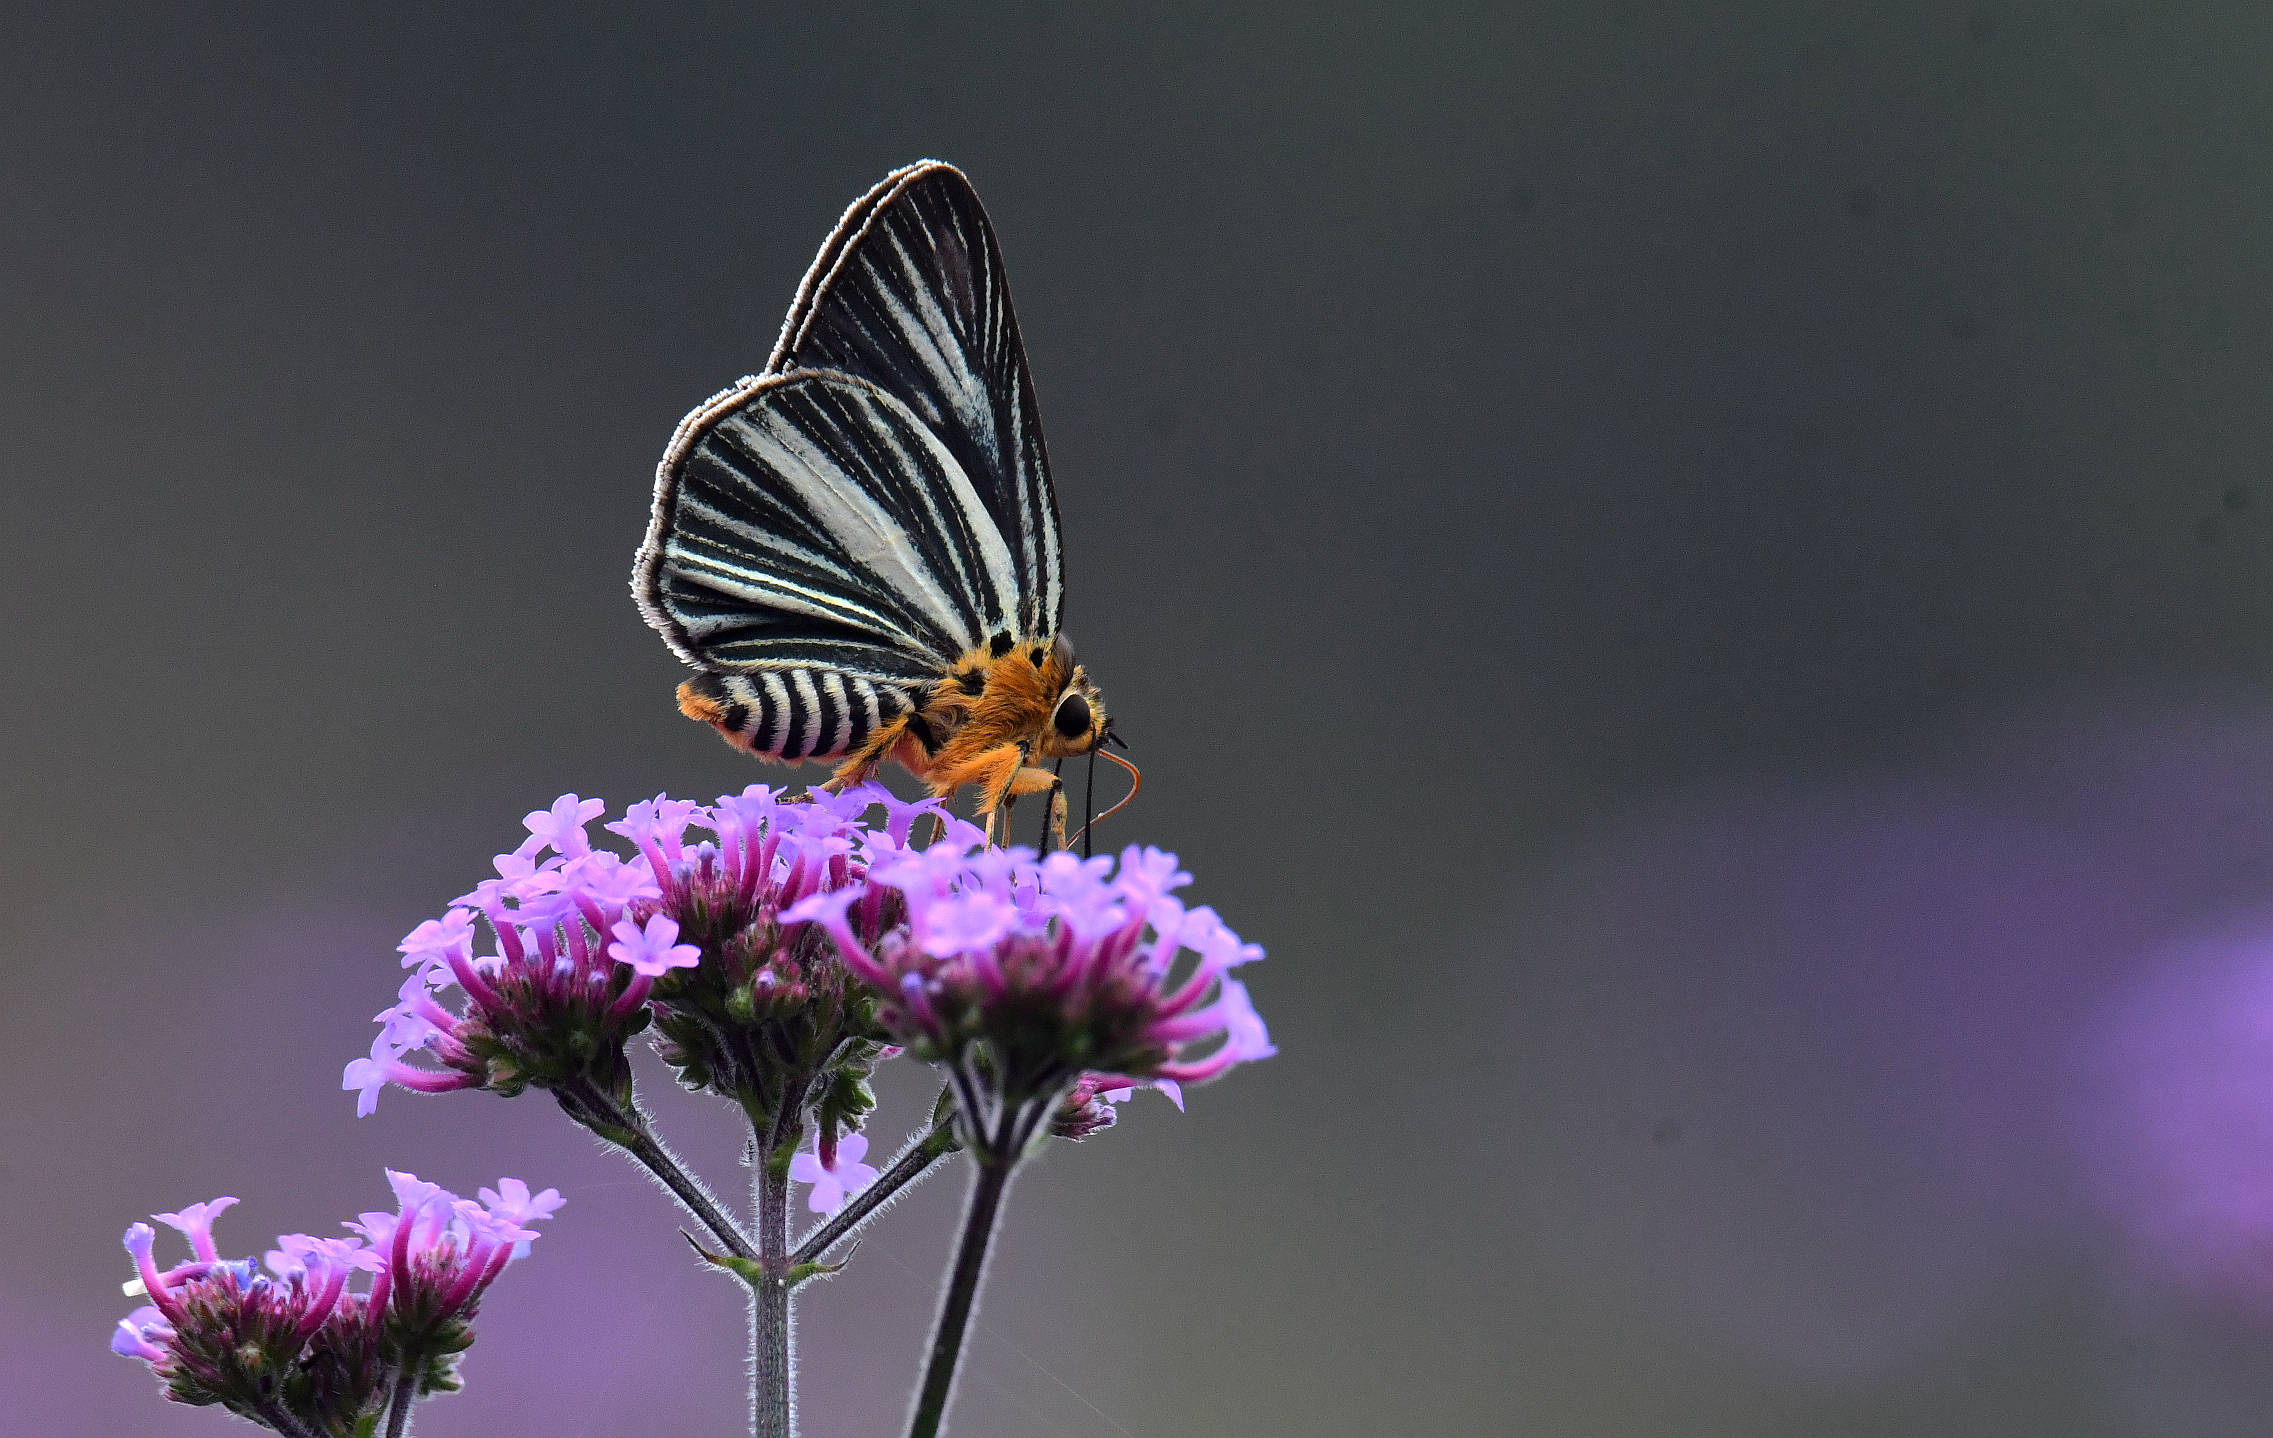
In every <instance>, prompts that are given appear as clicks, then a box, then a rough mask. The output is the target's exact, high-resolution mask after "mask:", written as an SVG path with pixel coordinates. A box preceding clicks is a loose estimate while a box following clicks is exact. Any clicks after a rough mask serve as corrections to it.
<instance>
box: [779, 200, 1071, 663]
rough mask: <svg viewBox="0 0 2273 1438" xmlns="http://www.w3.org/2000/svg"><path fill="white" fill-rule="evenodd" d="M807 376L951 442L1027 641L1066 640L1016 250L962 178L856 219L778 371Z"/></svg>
mask: <svg viewBox="0 0 2273 1438" xmlns="http://www.w3.org/2000/svg"><path fill="white" fill-rule="evenodd" d="M799 367H803V368H807V369H826V370H836V371H839V372H841V373H844V374H850V375H855V376H858V377H859V378H861V379H866V380H870V381H872V382H874V383H875V384H876V385H877V387H878V388H880V389H882V390H884V391H886V392H887V393H889V394H891V395H893V396H894V397H895V398H897V399H899V400H900V401H902V402H903V403H904V404H906V405H907V407H908V408H909V410H911V411H912V412H913V413H914V414H915V415H916V417H917V418H918V419H920V420H922V421H923V423H924V424H925V426H927V427H928V428H929V429H930V430H931V432H932V433H933V434H934V435H936V436H938V437H939V440H940V442H941V443H942V444H944V445H945V446H946V448H947V450H948V452H949V453H950V454H952V455H954V457H955V459H956V461H957V463H959V464H960V465H961V466H962V469H963V473H964V474H965V475H966V476H967V477H968V478H969V480H970V482H971V486H972V489H973V490H974V492H975V493H976V495H977V497H978V501H979V504H980V505H981V506H982V507H983V508H984V509H985V511H986V514H987V517H988V518H989V519H991V520H992V521H993V524H994V527H995V529H996V531H997V532H998V533H1000V534H1001V535H1002V537H1003V539H1004V541H1005V542H1006V543H1007V544H1008V546H1009V548H1010V554H1011V560H1012V564H1013V566H1014V568H1015V572H1016V575H1017V593H1018V605H1017V607H1016V608H1015V609H1014V610H1013V611H1012V615H1013V617H1014V619H1015V621H1016V622H1015V631H1016V633H1017V634H1018V635H1019V636H1022V637H1044V636H1055V635H1056V634H1057V633H1058V632H1059V631H1060V629H1061V627H1062V625H1063V622H1064V614H1065V576H1064V563H1063V558H1062V555H1061V553H1060V550H1059V545H1058V507H1057V495H1056V492H1055V490H1054V489H1053V488H1052V487H1051V484H1050V467H1049V457H1048V454H1047V452H1046V451H1045V449H1044V447H1043V444H1042V427H1041V421H1040V417H1039V413H1038V411H1037V409H1036V407H1035V402H1034V382H1033V379H1032V378H1031V376H1030V375H1029V374H1028V373H1027V368H1026V349H1025V346H1024V345H1023V344H1022V343H1021V342H1020V340H1019V337H1018V317H1017V315H1016V314H1015V313H1014V312H1013V310H1012V309H1011V304H1010V286H1009V282H1008V280H1007V278H1006V277H1005V275H1004V272H1003V264H1002V250H1001V247H1000V245H998V244H997V243H996V241H995V235H994V227H993V226H992V225H991V224H989V223H988V221H987V214H986V211H985V209H983V208H982V207H981V206H980V204H979V197H978V195H977V194H976V193H975V192H974V191H973V190H972V189H971V182H970V181H969V180H967V179H965V178H964V177H963V172H962V171H960V170H958V169H956V168H955V167H954V166H952V165H948V164H943V163H941V162H940V161H937V160H924V161H919V162H918V163H916V164H913V165H910V166H908V167H907V168H905V169H902V170H896V171H894V172H893V173H892V174H890V175H888V176H886V177H885V179H884V181H883V183H881V184H879V185H878V186H876V188H875V189H873V190H870V191H869V192H868V193H867V194H866V195H863V196H862V197H861V198H860V199H859V200H857V201H855V202H854V203H853V205H852V207H851V208H850V209H848V210H846V211H845V214H844V218H843V219H841V220H839V221H838V222H837V227H836V229H835V231H833V232H832V233H831V234H830V236H829V238H828V240H827V242H826V243H824V244H823V245H822V246H821V253H820V255H819V256H818V257H817V258H816V259H815V260H814V261H813V266H812V268H811V269H810V270H809V271H807V272H806V275H805V280H804V283H803V284H802V285H800V286H799V287H798V292H797V300H796V303H795V304H793V305H792V306H791V307H790V311H789V317H788V319H787V320H785V321H784V322H783V324H782V330H781V338H780V340H779V341H778V342H777V343H776V345H775V347H774V353H773V357H772V359H770V360H769V361H768V362H767V365H766V368H767V370H768V371H769V372H773V373H781V372H784V371H787V370H790V369H794V368H799Z"/></svg>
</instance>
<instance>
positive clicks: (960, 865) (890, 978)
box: [785, 844, 1275, 1132]
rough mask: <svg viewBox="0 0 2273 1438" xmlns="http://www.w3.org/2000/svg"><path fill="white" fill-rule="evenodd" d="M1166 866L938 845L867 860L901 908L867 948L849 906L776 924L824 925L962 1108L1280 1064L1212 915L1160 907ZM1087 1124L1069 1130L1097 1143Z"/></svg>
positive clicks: (1224, 930) (1168, 860) (842, 902)
mask: <svg viewBox="0 0 2273 1438" xmlns="http://www.w3.org/2000/svg"><path fill="white" fill-rule="evenodd" d="M1190 881H1191V876H1190V875H1189V874H1186V873H1184V872H1182V871H1181V870H1180V869H1178V867H1177V864H1176V857H1175V856H1174V855H1173V854H1166V853H1163V852H1161V851H1160V850H1158V849H1151V848H1145V849H1139V848H1136V847H1133V846H1132V847H1130V848H1129V849H1127V850H1125V851H1123V853H1122V854H1121V856H1120V861H1119V864H1118V866H1117V868H1116V865H1115V863H1114V861H1113V860H1111V859H1109V858H1097V859H1089V860H1083V859H1078V858H1076V857H1074V856H1073V855H1072V854H1069V853H1055V854H1051V855H1048V856H1047V857H1037V856H1036V855H1035V854H1034V853H1033V852H1032V851H1031V850H1026V849H1007V850H1006V849H991V848H987V849H979V850H976V851H971V850H969V849H968V847H967V846H959V845H954V844H935V845H933V846H932V847H931V848H929V849H927V850H924V851H921V852H906V851H903V852H899V853H894V854H890V855H879V856H877V857H875V858H874V859H873V860H872V861H871V863H870V866H869V872H868V887H869V889H870V890H872V891H873V890H875V889H878V888H883V889H890V890H892V891H893V892H895V893H897V894H898V895H899V896H900V899H901V904H902V906H903V908H904V910H905V918H904V920H903V921H902V922H901V923H900V924H899V925H897V926H895V927H893V928H892V929H890V930H889V931H887V932H886V933H885V934H884V935H883V937H882V938H881V939H880V940H873V939H870V938H869V937H868V936H867V935H866V934H864V933H863V932H861V930H860V928H859V927H858V926H856V925H855V924H854V923H853V922H852V921H851V918H850V915H851V912H852V906H853V904H854V902H856V900H855V898H854V896H852V895H850V894H848V893H826V894H819V895H815V896H814V897H812V898H810V899H807V900H805V901H804V902H802V903H801V904H799V905H798V906H797V907H795V908H794V909H791V910H789V911H788V913H787V914H786V916H785V917H787V918H789V919H792V920H796V919H806V920H811V921H813V922H815V923H819V924H821V925H823V926H825V927H826V928H827V929H828V931H829V933H830V934H831V936H832V937H834V938H835V940H836V942H837V946H838V950H839V952H840V955H841V956H842V958H843V960H844V963H845V965H846V966H847V967H848V968H850V969H851V970H852V972H853V973H855V974H856V975H858V976H859V977H860V978H862V979H865V980H866V981H867V982H868V983H869V984H870V985H872V986H873V987H874V988H875V990H876V991H877V993H878V995H879V996H880V1002H879V1005H878V1010H877V1016H878V1019H879V1021H880V1022H881V1023H882V1025H883V1026H884V1028H885V1029H886V1030H888V1031H889V1032H890V1033H891V1034H892V1035H893V1036H894V1037H895V1038H897V1039H898V1040H899V1041H900V1042H901V1043H903V1044H905V1045H907V1046H908V1048H909V1049H910V1051H911V1052H913V1053H914V1054H916V1056H917V1057H919V1058H924V1059H928V1060H931V1061H933V1062H936V1063H940V1064H942V1065H944V1066H946V1067H947V1068H948V1070H949V1072H950V1074H951V1075H953V1076H955V1078H956V1079H957V1082H958V1084H959V1085H960V1088H959V1093H960V1094H961V1096H962V1098H963V1100H964V1102H965V1105H966V1110H967V1111H968V1110H969V1109H970V1108H971V1107H972V1100H973V1099H974V1098H976V1097H977V1096H979V1095H982V1094H983V1095H986V1096H987V1097H989V1098H991V1099H992V1100H993V1101H994V1102H996V1103H1001V1104H1018V1103H1023V1102H1025V1101H1027V1100H1030V1099H1037V1098H1045V1097H1046V1098H1048V1099H1049V1100H1051V1101H1052V1103H1053V1104H1054V1103H1055V1102H1056V1101H1057V1100H1059V1099H1060V1098H1061V1097H1063V1096H1064V1095H1065V1094H1066V1092H1067V1090H1068V1089H1069V1088H1071V1087H1072V1086H1073V1085H1074V1084H1075V1083H1076V1082H1077V1081H1078V1080H1079V1079H1080V1077H1081V1075H1082V1074H1083V1073H1084V1072H1085V1071H1086V1072H1087V1073H1089V1074H1090V1075H1092V1076H1093V1077H1092V1093H1093V1094H1094V1093H1097V1092H1102V1091H1104V1090H1107V1089H1111V1088H1116V1087H1120V1086H1124V1085H1128V1084H1136V1083H1147V1084H1151V1083H1175V1084H1184V1083H1199V1082H1204V1081H1206V1080H1208V1079H1211V1078H1214V1077H1216V1076H1218V1075H1220V1074H1222V1073H1223V1072H1225V1071H1226V1070H1227V1069H1229V1068H1231V1067H1232V1066H1233V1065H1234V1064H1238V1063H1243V1062H1247V1061H1250V1060H1253V1059H1259V1058H1264V1057H1267V1056H1268V1055H1270V1054H1271V1053H1273V1052H1275V1050H1274V1049H1273V1048H1272V1046H1271V1042H1270V1037H1269V1034H1268V1033H1267V1032H1266V1030H1265V1029H1264V1026H1263V1021H1262V1019H1261V1018H1260V1016H1258V1015H1257V1014H1256V1012H1255V1008H1254V1005H1253V1004H1252V1003H1251V1002H1250V1001H1249V999H1248V996H1247V990H1246V987H1245V985H1243V984H1241V983H1240V982H1239V980H1237V979H1235V978H1233V977H1231V972H1230V971H1231V970H1232V969H1233V968H1235V967H1237V966H1239V965H1241V964H1245V963H1248V962H1251V961H1252V960H1255V959H1258V958H1260V957H1262V950H1261V949H1260V948H1258V947H1257V946H1255V945H1253V944H1248V943H1243V942H1241V940H1240V938H1239V936H1238V935H1237V934H1235V933H1233V932H1232V931H1231V930H1230V929H1229V928H1228V927H1226V926H1225V925H1224V923H1223V922H1222V920H1221V919H1219V918H1218V917H1217V916H1216V913H1215V911H1214V910H1213V909H1209V908H1205V907H1202V908H1187V907H1186V906H1185V905H1184V904H1183V903H1182V902H1181V901H1180V900H1178V899H1176V898H1175V897H1174V896H1173V893H1174V891H1175V890H1176V889H1178V888H1180V887H1182V886H1183V885H1184V884H1187V883H1189V882H1190ZM1096 1118H1097V1116H1096V1115H1094V1114H1091V1115H1089V1117H1088V1119H1087V1120H1085V1121H1083V1122H1082V1123H1077V1124H1076V1125H1075V1126H1077V1127H1083V1128H1084V1129H1085V1131H1086V1132H1094V1131H1095V1129H1096V1128H1097V1127H1101V1126H1102V1124H1101V1123H1100V1122H1097V1121H1096Z"/></svg>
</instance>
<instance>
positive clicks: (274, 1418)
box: [260, 1402, 316, 1438]
mask: <svg viewBox="0 0 2273 1438" xmlns="http://www.w3.org/2000/svg"><path fill="white" fill-rule="evenodd" d="M260 1421H261V1422H263V1423H266V1424H267V1425H268V1426H269V1427H271V1428H273V1429H275V1430H276V1431H277V1432H278V1433H281V1434H282V1435H284V1438H316V1435H315V1433H314V1432H312V1431H311V1430H310V1429H309V1427H308V1425H307V1424H305V1423H302V1422H301V1421H300V1420H299V1419H297V1418H295V1417H293V1416H292V1413H291V1410H290V1409H288V1408H286V1407H285V1406H284V1405H283V1404H282V1403H277V1402H271V1403H269V1404H268V1405H267V1406H266V1407H264V1408H262V1409H261V1410H260Z"/></svg>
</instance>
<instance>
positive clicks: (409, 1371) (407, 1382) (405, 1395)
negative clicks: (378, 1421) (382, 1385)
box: [387, 1363, 420, 1438]
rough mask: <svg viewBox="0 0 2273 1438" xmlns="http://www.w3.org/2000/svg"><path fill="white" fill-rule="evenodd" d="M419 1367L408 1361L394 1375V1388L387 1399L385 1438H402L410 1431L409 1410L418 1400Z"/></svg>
mask: <svg viewBox="0 0 2273 1438" xmlns="http://www.w3.org/2000/svg"><path fill="white" fill-rule="evenodd" d="M419 1368H420V1365H419V1364H417V1363H408V1364H405V1365H404V1366H403V1369H402V1371H401V1372H400V1373H397V1374H396V1375H395V1390H394V1392H393V1393H392V1394H391V1395H389V1397H388V1399H387V1438H403V1435H404V1434H406V1433H408V1432H410V1410H411V1408H412V1407H413V1406H415V1405H416V1404H417V1402H418V1374H419Z"/></svg>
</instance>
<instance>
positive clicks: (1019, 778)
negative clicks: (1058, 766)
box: [933, 744, 1058, 844]
mask: <svg viewBox="0 0 2273 1438" xmlns="http://www.w3.org/2000/svg"><path fill="white" fill-rule="evenodd" d="M947 781H951V782H952V785H953V787H954V788H961V787H962V786H963V785H965V784H976V785H977V786H978V789H979V793H980V794H981V795H983V796H984V797H983V798H982V799H981V800H980V803H979V813H980V815H981V816H983V817H984V819H985V821H986V831H987V842H988V843H990V844H991V843H994V842H995V841H996V840H995V832H996V826H995V816H996V814H997V813H1001V814H1002V815H1003V816H1004V817H1005V818H1006V819H1007V818H1008V815H1009V806H1010V803H1011V801H1012V800H1014V799H1017V798H1018V797H1019V796H1020V795H1023V794H1039V793H1042V792H1043V791H1045V790H1047V789H1049V788H1051V787H1052V786H1054V785H1055V784H1056V783H1057V782H1058V778H1057V775H1055V774H1052V773H1051V772H1050V771H1049V770H1047V769H1035V768H1030V767H1028V765H1027V763H1026V749H1025V747H1024V746H1023V745H1019V744H1004V745H1000V746H998V747H997V748H993V749H989V750H988V751H986V752H985V753H983V754H979V755H976V756H974V757H973V758H972V760H971V761H970V763H969V764H968V765H967V766H960V767H959V768H958V771H957V772H955V773H954V774H951V775H935V776H934V777H933V783H934V787H936V786H937V785H938V784H939V783H941V782H947ZM1004 833H1005V834H1006V835H1007V833H1008V831H1007V830H1005V831H1004Z"/></svg>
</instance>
